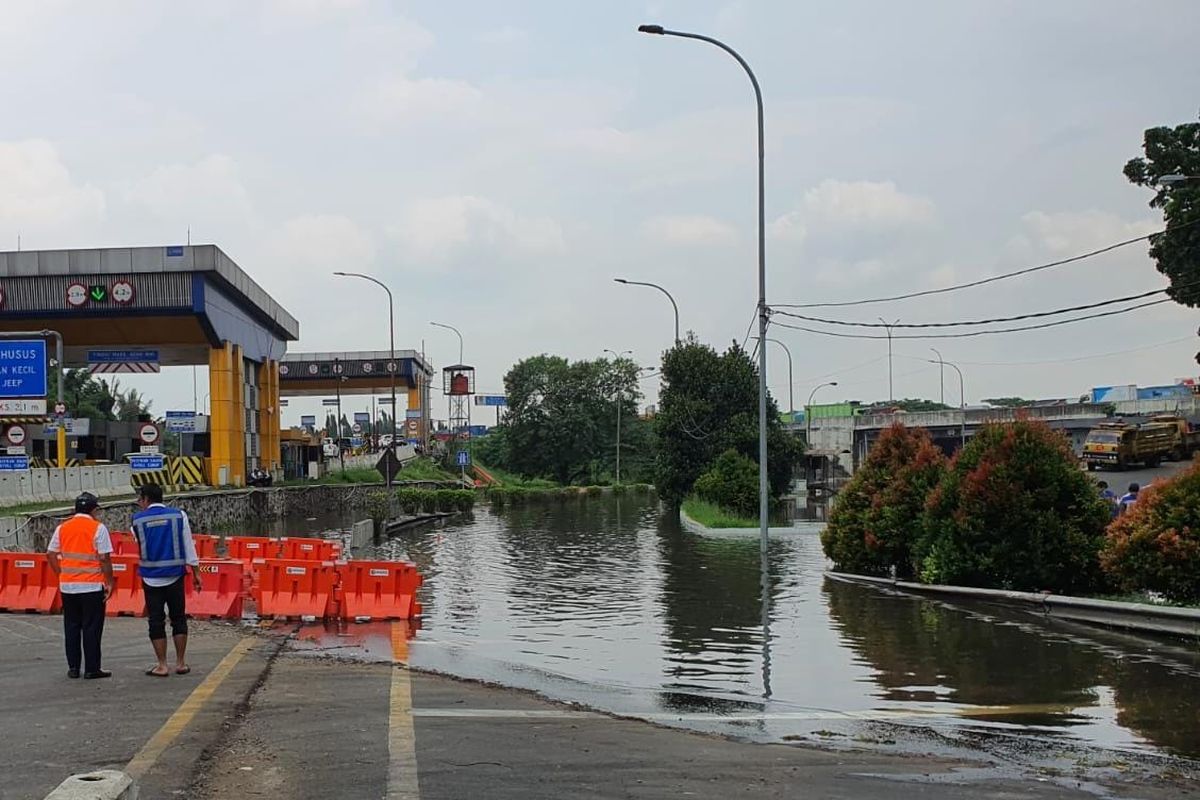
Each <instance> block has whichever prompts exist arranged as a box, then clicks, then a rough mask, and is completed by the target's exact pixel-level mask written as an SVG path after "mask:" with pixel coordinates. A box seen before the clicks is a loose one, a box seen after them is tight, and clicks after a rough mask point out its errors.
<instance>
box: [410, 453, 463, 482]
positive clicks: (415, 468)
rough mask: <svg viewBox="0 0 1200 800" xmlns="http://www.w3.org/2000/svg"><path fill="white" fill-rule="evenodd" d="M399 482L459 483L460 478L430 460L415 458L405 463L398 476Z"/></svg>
mask: <svg viewBox="0 0 1200 800" xmlns="http://www.w3.org/2000/svg"><path fill="white" fill-rule="evenodd" d="M396 479H397V480H401V481H454V482H457V481H458V479H459V476H458V475H457V474H456V473H452V472H447V471H446V470H444V469H442V467H441V465H440V464H438V463H437V462H436V461H434V460H432V459H429V458H414V459H413V460H411V461H408V462H405V464H404V467H403V469H401V470H400V474H399V475H397V476H396Z"/></svg>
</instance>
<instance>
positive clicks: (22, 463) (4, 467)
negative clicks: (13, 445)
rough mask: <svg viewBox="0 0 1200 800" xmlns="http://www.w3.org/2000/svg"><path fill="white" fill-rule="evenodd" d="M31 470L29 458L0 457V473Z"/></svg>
mask: <svg viewBox="0 0 1200 800" xmlns="http://www.w3.org/2000/svg"><path fill="white" fill-rule="evenodd" d="M27 469H29V456H0V472H21V471H23V470H27Z"/></svg>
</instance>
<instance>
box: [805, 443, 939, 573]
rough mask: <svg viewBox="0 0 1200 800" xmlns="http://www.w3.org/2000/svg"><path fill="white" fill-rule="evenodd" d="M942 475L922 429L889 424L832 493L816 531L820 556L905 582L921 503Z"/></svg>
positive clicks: (848, 569) (936, 453)
mask: <svg viewBox="0 0 1200 800" xmlns="http://www.w3.org/2000/svg"><path fill="white" fill-rule="evenodd" d="M945 471H946V457H945V456H944V455H943V454H942V451H941V450H940V449H938V447H937V446H936V445H934V443H933V439H932V438H931V437H930V435H929V432H928V431H927V430H925V429H924V428H906V427H904V426H903V425H901V424H900V423H899V422H897V423H895V424H894V425H892V427H890V428H888V429H887V430H885V431H884V432H883V433H882V434H880V436H879V440H878V441H877V442H876V443H875V446H874V447H872V448H871V450H870V452H868V453H867V457H866V459H865V460H864V461H863V464H862V466H861V467H859V469H858V470H857V471H856V472H855V473H854V477H853V478H852V479H851V480H850V483H848V484H846V487H845V488H844V489H843V490H842V491H841V492H839V493H838V498H837V503H836V504H835V505H834V507H833V511H832V512H830V515H829V524H828V525H827V526H826V527H825V530H823V531H822V532H821V546H822V547H823V548H824V550H825V555H826V556H828V557H829V559H830V560H831V561H833V563H834V565H835V566H836V567H837V568H838V569H839V570H843V571H845V572H858V573H862V574H866V575H891V574H893V573H894V574H895V575H896V577H898V578H903V579H909V578H911V577H912V576H913V574H914V561H915V559H914V557H913V546H914V544H915V542H916V539H917V535H918V532H919V530H920V527H921V515H922V514H923V512H924V510H925V502H926V499H927V498H928V496H929V493H930V492H931V491H932V490H933V488H934V487H935V486H937V485H938V483H939V482H940V481H941V478H942V475H943V474H944V473H945Z"/></svg>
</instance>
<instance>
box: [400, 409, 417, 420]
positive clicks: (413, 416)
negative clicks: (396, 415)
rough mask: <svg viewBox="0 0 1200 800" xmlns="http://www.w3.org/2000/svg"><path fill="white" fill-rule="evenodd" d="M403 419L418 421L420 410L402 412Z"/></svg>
mask: <svg viewBox="0 0 1200 800" xmlns="http://www.w3.org/2000/svg"><path fill="white" fill-rule="evenodd" d="M404 418H405V419H420V418H421V409H419V408H410V409H408V410H407V411H405V412H404Z"/></svg>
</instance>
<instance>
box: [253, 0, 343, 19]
mask: <svg viewBox="0 0 1200 800" xmlns="http://www.w3.org/2000/svg"><path fill="white" fill-rule="evenodd" d="M365 5H366V3H365V1H364V0H267V2H266V3H264V4H263V15H264V16H265V17H266V18H267V19H268V20H287V21H290V22H295V23H303V24H306V25H313V24H318V23H322V22H328V21H329V20H331V19H336V18H338V17H341V16H344V15H346V14H348V13H350V12H355V11H359V10H361V9H362V8H363V7H364V6H365Z"/></svg>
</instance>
